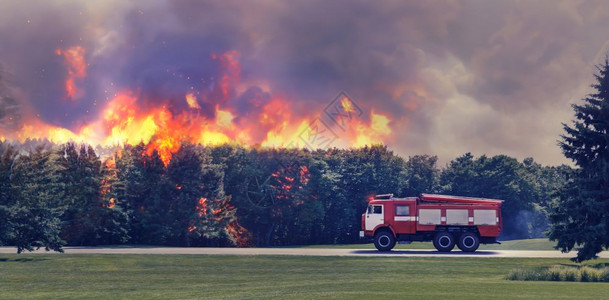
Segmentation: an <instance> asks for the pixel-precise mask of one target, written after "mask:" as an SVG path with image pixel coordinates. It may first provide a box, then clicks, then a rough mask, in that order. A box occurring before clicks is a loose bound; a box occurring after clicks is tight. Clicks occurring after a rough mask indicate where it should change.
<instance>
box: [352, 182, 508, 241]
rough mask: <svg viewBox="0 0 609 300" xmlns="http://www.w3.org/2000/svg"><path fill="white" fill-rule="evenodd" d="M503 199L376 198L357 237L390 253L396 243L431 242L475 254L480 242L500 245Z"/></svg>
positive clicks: (370, 205) (453, 197)
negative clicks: (370, 241) (371, 242)
mask: <svg viewBox="0 0 609 300" xmlns="http://www.w3.org/2000/svg"><path fill="white" fill-rule="evenodd" d="M502 202H503V201H502V200H495V199H483V198H470V197H458V196H447V195H432V194H421V195H419V197H410V198H394V197H393V194H386V195H377V196H376V197H375V198H374V199H372V200H371V201H370V202H369V204H368V209H367V210H366V212H365V213H364V214H362V230H361V231H360V237H362V238H366V239H369V240H373V241H374V245H375V246H376V248H377V249H378V250H379V251H390V250H391V249H393V247H394V246H395V244H396V242H403V243H410V242H413V241H420V242H429V241H431V242H433V245H434V247H435V248H436V249H438V251H442V252H449V251H451V250H452V249H453V248H454V247H455V245H457V247H459V249H461V251H464V252H474V251H476V249H478V246H479V245H480V243H482V244H493V243H499V242H498V241H497V237H498V236H499V234H500V233H501V231H502V230H503V220H502V218H501V203H502Z"/></svg>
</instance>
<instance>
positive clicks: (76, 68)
mask: <svg viewBox="0 0 609 300" xmlns="http://www.w3.org/2000/svg"><path fill="white" fill-rule="evenodd" d="M55 54H57V55H58V56H63V58H64V62H65V64H66V66H67V68H68V78H67V79H66V94H67V96H68V98H71V99H73V98H74V96H75V95H76V92H77V88H76V79H82V78H84V77H85V76H87V64H86V62H85V48H83V47H81V46H74V47H70V48H68V49H63V50H62V49H57V50H55Z"/></svg>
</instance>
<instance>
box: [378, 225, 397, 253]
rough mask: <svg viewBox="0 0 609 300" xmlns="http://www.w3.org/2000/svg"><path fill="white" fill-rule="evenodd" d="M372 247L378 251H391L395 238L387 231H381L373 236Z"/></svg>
mask: <svg viewBox="0 0 609 300" xmlns="http://www.w3.org/2000/svg"><path fill="white" fill-rule="evenodd" d="M374 246H375V247H376V249H378V250H379V251H391V249H393V247H394V246H395V237H393V234H392V233H391V232H389V231H387V230H381V231H379V232H378V233H377V234H376V235H375V236H374Z"/></svg>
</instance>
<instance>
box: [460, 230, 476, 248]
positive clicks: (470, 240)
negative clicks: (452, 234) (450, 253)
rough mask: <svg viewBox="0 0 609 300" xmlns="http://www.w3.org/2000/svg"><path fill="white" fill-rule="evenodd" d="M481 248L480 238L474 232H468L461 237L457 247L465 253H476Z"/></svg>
mask: <svg viewBox="0 0 609 300" xmlns="http://www.w3.org/2000/svg"><path fill="white" fill-rule="evenodd" d="M478 246H480V238H479V237H478V235H477V234H475V233H473V232H466V233H464V234H462V235H461V236H460V237H459V241H458V242H457V247H459V249H461V251H463V252H474V251H476V250H477V249H478Z"/></svg>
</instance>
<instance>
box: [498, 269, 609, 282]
mask: <svg viewBox="0 0 609 300" xmlns="http://www.w3.org/2000/svg"><path fill="white" fill-rule="evenodd" d="M506 278H507V279H509V280H524V281H574V282H609V267H606V266H601V267H592V266H551V267H537V268H532V269H517V270H513V271H512V272H511V273H510V274H509V275H508V276H507V277H506Z"/></svg>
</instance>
